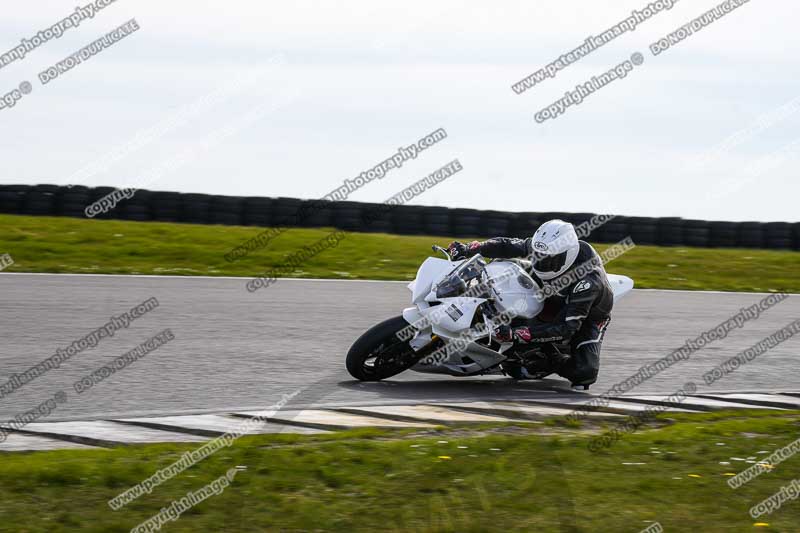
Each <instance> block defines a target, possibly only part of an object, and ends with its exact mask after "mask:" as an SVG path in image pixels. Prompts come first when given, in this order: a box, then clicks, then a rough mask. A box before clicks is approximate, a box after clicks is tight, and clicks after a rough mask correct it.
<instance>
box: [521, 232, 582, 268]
mask: <svg viewBox="0 0 800 533" xmlns="http://www.w3.org/2000/svg"><path fill="white" fill-rule="evenodd" d="M579 250H580V243H578V234H577V233H575V227H574V226H573V225H572V224H570V223H569V222H564V221H563V220H558V219H555V220H549V221H547V222H545V223H544V224H542V225H541V226H539V229H538V230H536V233H534V234H533V237H532V238H531V261H532V263H533V271H534V272H535V273H536V275H537V276H538V277H539V279H541V280H544V281H547V280H551V279H554V278H557V277H558V276H560V275H561V274H563V273H564V272H566V271H567V270H568V269H569V267H571V266H572V264H573V263H574V262H575V259H576V258H577V257H578V251H579Z"/></svg>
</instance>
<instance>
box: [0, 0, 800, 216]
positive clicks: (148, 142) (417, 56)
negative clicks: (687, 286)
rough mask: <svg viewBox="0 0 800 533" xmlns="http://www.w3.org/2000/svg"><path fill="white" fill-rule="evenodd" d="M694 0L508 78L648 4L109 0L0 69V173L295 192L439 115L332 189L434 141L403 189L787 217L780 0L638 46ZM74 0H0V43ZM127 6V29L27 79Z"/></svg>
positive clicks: (790, 4) (793, 85)
mask: <svg viewBox="0 0 800 533" xmlns="http://www.w3.org/2000/svg"><path fill="white" fill-rule="evenodd" d="M81 1H82V2H85V1H87V0H81ZM718 1H719V0H716V1H706V0H681V1H679V2H677V3H676V4H675V6H674V7H673V8H672V9H671V10H667V11H664V12H662V13H659V14H657V15H655V16H653V17H652V18H651V19H650V20H648V21H647V22H643V23H641V24H640V25H639V27H638V28H637V29H636V31H635V32H628V33H626V34H624V35H622V36H620V37H618V38H617V39H615V40H614V41H612V42H611V43H609V44H607V45H606V46H604V47H602V48H600V49H598V50H597V51H595V52H594V53H592V54H591V55H589V56H587V57H585V58H583V59H581V60H580V61H578V62H577V63H575V64H573V65H571V66H569V67H567V68H566V69H564V70H562V71H561V72H559V73H558V75H557V76H556V77H554V78H552V79H547V80H545V81H543V82H542V83H541V84H540V85H537V86H535V87H533V88H532V89H530V90H528V91H526V92H524V93H523V94H520V95H518V94H515V93H514V91H512V90H511V85H512V84H514V83H515V82H517V81H519V80H521V79H522V78H524V77H525V76H527V75H529V74H531V73H532V72H534V71H535V70H537V69H539V68H541V67H543V66H545V65H546V64H548V63H550V62H551V61H553V60H555V59H556V58H558V57H559V56H561V55H562V54H564V53H566V52H568V51H569V50H572V49H573V48H575V47H577V46H578V45H580V44H582V43H583V42H584V40H585V39H586V38H587V37H589V36H590V35H597V34H599V33H602V32H603V31H604V30H606V29H607V28H609V27H610V26H612V25H614V24H617V23H618V22H621V21H622V20H624V19H625V18H626V17H628V16H629V15H630V13H631V10H633V9H642V8H644V7H645V6H646V5H647V4H648V2H647V1H646V0H613V1H612V0H580V1H579V0H559V1H555V0H551V1H538V0H537V1H534V0H518V1H508V0H503V1H501V2H495V3H489V2H485V1H484V2H478V1H467V2H453V1H446V2H445V1H442V0H435V1H433V2H432V1H430V0H424V1H423V0H419V1H418V0H405V1H403V2H394V3H392V4H391V5H385V6H384V5H383V4H384V3H383V2H375V1H371V2H370V1H367V0H344V1H342V0H340V1H336V2H333V1H331V2H322V1H303V0H300V1H298V0H293V1H292V2H274V1H270V2H256V1H255V0H251V1H245V0H226V1H225V2H208V1H197V0H195V1H191V2H190V1H188V0H169V1H164V0H117V2H116V3H114V4H113V5H111V6H109V7H107V8H105V9H104V10H102V11H100V12H98V13H97V14H96V15H95V16H94V18H93V19H90V20H86V21H83V22H82V23H81V24H80V26H79V27H78V28H72V29H68V31H67V32H66V33H65V34H64V35H63V36H62V37H61V38H60V39H54V40H51V41H50V42H47V43H44V44H42V45H41V46H40V47H39V48H37V49H36V50H34V51H31V52H29V53H28V55H27V56H26V57H25V58H24V59H23V60H21V61H15V62H13V63H11V64H10V65H8V66H5V67H4V68H1V69H0V96H1V95H2V94H5V93H7V92H9V91H11V90H13V89H14V88H16V87H18V86H19V84H20V83H21V82H23V81H29V82H30V83H31V84H32V86H33V92H32V93H31V94H29V95H26V96H24V97H23V98H22V99H21V100H20V101H19V102H18V103H17V105H16V106H14V107H13V108H6V109H3V110H0V120H1V121H2V124H3V127H2V143H0V158H2V162H3V165H2V171H1V172H2V174H0V181H3V182H5V183H66V182H68V181H71V180H70V177H71V176H76V175H78V176H80V180H78V181H76V183H80V184H86V185H113V186H121V185H125V184H130V183H132V182H134V180H135V179H137V177H141V176H143V175H150V176H153V175H156V176H158V178H157V180H156V181H154V182H153V183H151V184H149V185H148V188H151V189H158V190H177V191H184V192H204V193H212V194H232V195H247V196H291V197H300V198H316V197H321V196H323V195H324V194H326V193H328V192H329V191H330V190H331V189H333V188H335V187H337V186H338V185H339V184H341V183H342V181H343V180H344V179H345V178H353V177H355V176H356V175H358V174H359V173H361V172H362V171H364V170H367V169H369V168H372V167H373V166H374V165H376V164H378V163H380V162H381V161H383V160H385V159H386V158H387V157H390V156H391V155H392V154H393V153H394V152H395V151H396V150H397V148H398V147H399V146H406V145H408V144H411V143H413V142H415V141H417V140H418V139H419V138H420V137H423V136H424V135H426V134H428V133H430V132H432V131H433V130H436V129H437V128H444V129H445V130H446V131H447V134H448V137H447V139H445V140H444V141H442V142H440V143H438V144H436V145H435V146H433V147H431V148H430V149H428V150H426V151H424V152H422V153H421V154H420V155H419V156H418V157H417V159H416V160H414V161H410V162H408V163H407V164H405V165H404V166H403V168H401V169H397V170H393V171H391V172H390V173H388V174H387V176H386V177H385V178H384V179H382V180H380V181H376V182H373V183H370V184H368V185H367V186H365V187H364V188H362V189H361V190H359V191H357V192H356V193H354V194H353V195H352V197H351V199H353V200H360V201H383V200H385V199H387V198H389V197H390V196H392V195H393V194H395V193H396V192H398V191H400V190H402V189H403V188H404V187H406V186H408V185H409V184H410V183H412V182H414V181H416V180H417V179H420V178H422V177H424V176H426V175H427V174H428V173H430V172H432V171H433V170H435V169H437V168H439V167H440V166H442V165H444V164H446V163H448V162H449V161H451V160H453V159H454V158H458V159H459V160H460V161H461V163H462V165H463V167H464V170H463V171H462V172H459V173H458V174H456V175H455V176H454V177H453V178H451V179H450V180H447V181H445V182H444V183H442V184H440V185H438V186H437V187H435V188H434V189H432V190H430V191H428V192H426V193H424V194H423V195H422V196H420V197H418V198H417V199H416V200H415V201H414V202H412V203H418V204H424V205H444V206H449V207H472V208H482V209H498V210H510V211H573V212H613V213H617V214H624V215H640V216H682V217H686V218H705V219H717V220H786V221H800V215H798V212H799V211H800V210H799V209H798V197H800V185H798V180H797V176H798V168H799V165H800V163H799V162H798V160H799V159H800V158H798V157H797V154H798V152H800V133H799V132H800V128H798V125H800V100H797V103H798V105H796V106H795V108H796V109H797V110H798V111H793V112H785V111H783V110H782V106H785V105H786V104H791V103H792V102H793V100H795V99H796V98H798V97H799V96H800V79H798V77H797V73H798V59H797V51H798V49H800V46H798V45H800V32H798V31H797V27H798V12H797V2H796V0H795V1H791V0H769V1H767V0H751V1H750V2H749V3H747V4H746V5H744V6H742V7H741V8H739V9H737V10H735V11H734V12H732V13H730V14H728V15H727V16H725V17H724V18H722V19H721V20H718V21H716V22H714V23H713V24H711V25H710V26H708V27H707V28H705V29H703V30H702V31H700V32H698V33H696V34H694V35H692V36H690V37H688V38H687V39H686V40H684V41H683V42H681V43H680V44H677V45H675V46H674V47H672V48H671V49H669V50H667V51H665V52H663V53H662V54H661V55H659V56H657V57H654V56H653V55H652V54H651V52H650V51H649V50H648V46H649V45H650V44H651V43H653V42H654V41H657V40H658V39H660V38H662V37H664V36H665V35H666V34H668V33H671V32H673V31H675V30H676V29H678V28H679V27H680V26H682V25H683V24H685V23H687V22H689V21H690V20H692V19H693V18H695V17H697V16H699V15H701V14H702V13H704V12H705V11H707V10H708V9H711V8H712V7H714V6H715V5H717V4H718ZM76 4H77V2H74V1H70V2H61V1H50V0H36V2H15V3H13V4H9V5H8V6H6V10H5V16H4V17H3V18H2V20H0V30H1V31H0V35H2V40H0V53H4V52H5V51H7V50H9V49H11V48H12V47H14V46H16V45H17V44H19V42H20V39H21V38H30V37H32V36H33V35H35V34H36V33H37V32H38V31H39V30H43V29H45V28H47V27H50V26H51V25H53V24H54V23H56V22H58V21H59V20H61V19H63V18H64V17H66V16H68V15H69V14H71V13H72V12H73V11H74V8H75V5H76ZM131 18H135V19H136V21H137V23H138V25H139V26H140V28H141V29H140V30H139V31H137V32H135V33H132V34H131V35H129V36H128V37H126V38H125V39H123V40H122V41H120V42H118V43H116V44H114V45H113V46H111V47H109V48H108V49H106V50H103V51H102V52H100V53H99V54H98V55H96V56H94V57H92V58H91V59H89V60H88V61H86V62H84V63H82V64H79V65H77V66H76V67H75V68H74V69H72V70H71V71H69V72H66V73H63V74H61V75H60V76H59V77H58V78H57V79H55V80H52V81H50V82H49V83H47V84H46V85H42V83H41V82H40V80H39V79H38V76H37V75H38V73H39V72H41V71H43V70H45V69H47V68H48V67H50V66H52V65H54V64H55V63H56V62H58V61H61V60H63V59H64V58H65V57H67V56H69V55H70V54H72V53H74V52H76V51H78V50H80V49H81V48H82V47H83V46H85V45H87V44H89V43H91V42H93V41H95V40H96V39H98V38H100V37H101V36H102V35H104V34H106V33H107V32H109V31H111V30H112V29H113V28H115V27H117V26H119V25H121V24H124V23H125V22H126V21H128V20H130V19H131ZM635 52H641V53H642V54H643V55H644V64H643V65H641V66H638V67H636V68H635V69H634V70H633V72H631V73H630V74H629V75H628V76H627V77H626V78H625V79H620V80H617V81H614V82H613V83H611V84H610V85H608V86H606V87H604V88H602V89H600V90H598V91H597V92H596V93H594V94H592V95H591V96H589V97H587V98H586V99H585V101H584V102H583V103H582V104H580V105H578V106H572V107H571V108H569V109H567V111H566V112H565V113H564V114H563V115H562V116H560V117H558V118H556V119H554V120H549V121H547V122H544V123H541V124H540V123H537V122H536V120H534V114H535V113H536V112H537V111H539V110H541V109H543V108H545V107H546V106H548V105H549V104H551V103H553V102H554V101H555V100H557V99H559V98H561V97H563V96H564V93H565V91H567V90H573V89H574V88H575V86H576V85H577V84H578V83H585V82H586V81H588V80H589V79H590V78H591V77H592V76H597V75H599V74H601V73H603V72H605V71H607V70H608V69H610V68H612V67H614V66H615V65H617V64H619V63H621V62H622V61H624V60H625V59H628V58H630V56H631V54H633V53H635ZM790 107H791V106H790ZM783 109H785V108H783ZM759 125H760V126H759ZM145 132H147V133H145ZM137 136H138V137H137ZM732 136H734V137H732ZM731 138H732V139H734V140H733V141H732V140H730V139H731ZM726 139H729V140H728V141H727V146H728V148H727V149H724V150H719V149H718V148H719V147H720V146H721V144H722V143H726ZM132 142H133V143H134V144H131V143H132ZM126 145H128V146H129V148H128V149H125V150H122V151H121V150H120V147H124V146H126ZM110 154H111V155H113V154H117V155H116V156H113V157H112V156H110ZM710 154H715V155H713V156H710ZM698 158H700V159H702V160H704V161H705V162H704V163H703V164H698V163H697V162H696V161H697V160H698ZM98 161H105V163H104V164H103V165H101V171H100V172H93V173H86V172H84V173H83V175H81V174H80V171H81V169H85V168H91V166H92V165H96V164H97V162H98ZM103 167H108V168H103ZM154 169H156V170H154ZM76 173H78V174H76ZM87 174H88V175H87ZM72 181H74V180H72Z"/></svg>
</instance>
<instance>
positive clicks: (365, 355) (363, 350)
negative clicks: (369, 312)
mask: <svg viewBox="0 0 800 533" xmlns="http://www.w3.org/2000/svg"><path fill="white" fill-rule="evenodd" d="M406 326H408V322H406V321H405V319H404V318H403V317H402V316H396V317H393V318H390V319H388V320H384V321H383V322H381V323H380V324H377V325H375V326H372V327H371V328H370V329H368V330H367V331H366V332H365V333H364V334H363V335H361V336H360V337H359V338H358V339H357V340H356V342H354V343H353V346H352V347H351V348H350V351H348V352H347V360H346V364H347V371H348V372H350V375H351V376H353V377H354V378H356V379H358V380H361V381H380V380H382V379H386V378H390V377H392V376H395V375H397V374H399V373H400V372H403V371H404V370H408V369H409V368H411V367H412V366H414V365H415V364H417V362H418V361H419V360H420V358H421V357H422V354H417V353H416V352H414V350H413V349H412V348H411V346H409V344H408V341H403V340H400V339H399V338H398V337H397V335H396V333H397V332H398V331H400V330H401V329H403V328H405V327H406Z"/></svg>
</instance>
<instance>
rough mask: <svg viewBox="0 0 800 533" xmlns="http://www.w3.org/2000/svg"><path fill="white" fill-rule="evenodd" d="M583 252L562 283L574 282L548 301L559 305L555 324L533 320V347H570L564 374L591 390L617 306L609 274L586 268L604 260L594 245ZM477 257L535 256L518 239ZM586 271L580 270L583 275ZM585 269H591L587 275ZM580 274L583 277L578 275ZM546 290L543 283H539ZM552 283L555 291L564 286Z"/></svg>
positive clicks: (527, 242) (483, 249) (487, 246)
mask: <svg viewBox="0 0 800 533" xmlns="http://www.w3.org/2000/svg"><path fill="white" fill-rule="evenodd" d="M579 245H580V249H579V251H578V256H577V258H576V259H575V262H574V263H573V264H572V266H571V267H570V268H569V269H568V270H567V271H566V272H565V273H564V274H562V275H561V276H559V278H556V280H558V279H564V280H569V284H568V285H566V286H564V287H563V288H562V289H561V290H559V291H558V292H557V293H556V294H554V295H553V296H551V297H550V298H548V303H550V302H551V301H552V300H557V302H555V303H557V304H558V305H559V309H560V311H559V313H558V315H557V317H556V318H555V320H554V321H552V322H541V321H539V320H537V319H533V320H532V321H531V323H530V324H529V329H530V332H531V337H532V338H531V341H530V342H531V343H558V344H568V345H569V348H570V353H571V356H572V357H571V358H570V359H569V361H567V362H566V363H565V364H564V365H563V366H562V367H561V368H559V369H558V370H557V372H558V374H559V375H560V376H562V377H564V378H566V379H568V380H570V381H571V382H572V384H573V385H591V384H592V383H594V382H595V381H596V380H597V373H598V371H599V370H600V348H601V345H602V342H603V337H604V335H605V331H606V328H607V327H608V324H609V322H610V321H611V310H612V308H613V306H614V293H613V291H612V290H611V285H609V283H608V278H607V276H606V272H605V269H603V267H602V266H598V267H595V268H581V266H582V265H584V267H585V266H586V265H590V264H591V263H592V261H593V260H594V261H595V264H596V265H601V263H599V261H600V258H599V256H598V255H597V252H596V251H595V250H594V248H592V246H591V245H590V244H589V243H587V242H584V241H579ZM470 252H471V254H475V253H480V254H481V255H483V256H484V257H490V258H512V257H520V258H524V257H530V256H531V255H532V249H531V239H512V238H507V237H496V238H494V239H489V240H488V241H485V242H483V243H481V244H480V246H479V247H478V248H477V249H471V250H470ZM578 269H580V270H578ZM583 270H588V273H584V272H583ZM577 273H581V274H583V275H581V276H577V275H576V274H577ZM531 275H532V276H533V278H534V279H535V280H536V281H537V283H539V284H540V286H541V285H542V281H541V280H539V279H536V276H535V275H534V274H533V273H532V272H531ZM556 280H551V281H550V282H548V283H550V284H551V285H552V286H554V287H557V286H559V285H560V284H557V283H556Z"/></svg>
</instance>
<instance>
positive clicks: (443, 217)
mask: <svg viewBox="0 0 800 533" xmlns="http://www.w3.org/2000/svg"><path fill="white" fill-rule="evenodd" d="M115 190H116V189H115V188H114V187H85V186H81V185H75V186H72V187H67V186H59V185H49V184H42V185H0V213H6V214H14V215H31V216H69V217H80V218H86V215H85V209H86V207H87V206H88V205H90V204H91V203H93V202H96V201H98V200H99V199H100V198H102V197H104V196H106V195H108V194H110V193H112V192H114V191H115ZM593 216H595V215H594V214H593V213H562V212H524V213H508V212H504V211H479V210H476V209H461V208H459V209H449V208H445V207H425V206H413V205H397V206H387V205H385V204H369V203H360V202H331V201H327V200H300V199H297V198H283V197H280V198H262V197H247V198H243V197H238V196H220V195H208V194H182V193H177V192H168V191H149V190H138V191H136V192H135V194H134V195H133V196H132V197H131V198H128V199H121V200H119V202H118V203H117V205H116V206H115V207H114V208H113V209H111V210H109V211H108V212H106V213H99V214H96V215H95V216H94V218H100V219H122V220H134V221H149V220H152V221H163V222H185V223H193V224H223V225H245V226H260V227H268V226H286V227H306V228H319V227H334V228H337V229H341V230H345V231H358V232H382V233H393V234H400V235H431V236H436V237H444V238H445V239H448V238H450V239H455V238H460V239H465V238H471V237H474V238H482V239H485V238H490V237H498V236H510V237H519V238H528V237H530V236H531V235H533V233H534V232H535V231H536V229H537V228H538V227H539V226H540V225H541V224H542V223H543V222H545V221H547V220H550V219H553V218H560V219H562V220H566V221H569V222H571V223H573V224H575V225H576V226H577V225H579V224H581V223H583V222H586V221H588V220H591V219H592V217H593ZM628 236H630V237H631V238H632V239H633V241H634V242H635V243H636V244H638V245H659V246H692V247H712V248H717V247H718V248H769V249H776V250H800V222H794V223H788V222H767V223H763V222H719V221H712V222H709V221H705V220H686V219H682V218H675V217H671V218H649V217H623V216H618V217H615V218H613V219H612V220H610V221H608V222H606V223H605V224H603V225H601V226H600V227H598V228H596V229H595V230H594V231H592V233H591V234H590V235H588V237H584V238H585V239H586V240H589V241H591V242H599V243H614V242H618V241H620V240H622V239H624V238H626V237H628Z"/></svg>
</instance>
